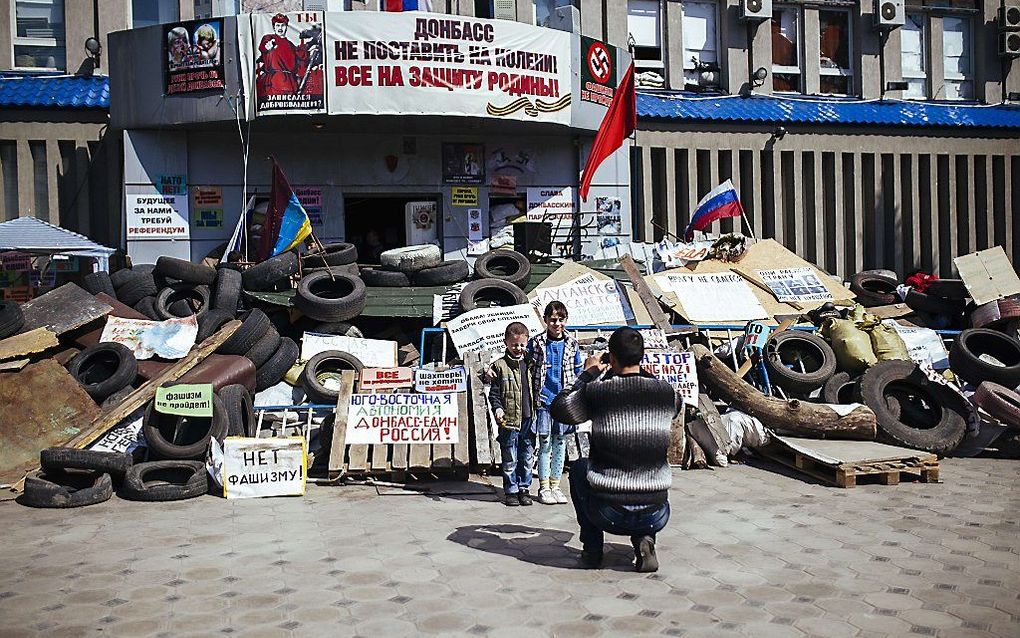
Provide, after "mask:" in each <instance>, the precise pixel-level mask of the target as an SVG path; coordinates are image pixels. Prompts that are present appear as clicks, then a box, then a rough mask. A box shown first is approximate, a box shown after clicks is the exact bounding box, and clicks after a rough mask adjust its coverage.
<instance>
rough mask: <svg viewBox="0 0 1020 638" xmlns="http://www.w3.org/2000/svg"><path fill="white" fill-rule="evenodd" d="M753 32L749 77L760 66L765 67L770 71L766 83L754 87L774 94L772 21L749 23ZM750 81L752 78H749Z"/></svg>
mask: <svg viewBox="0 0 1020 638" xmlns="http://www.w3.org/2000/svg"><path fill="white" fill-rule="evenodd" d="M747 28H748V29H750V33H751V51H750V52H749V54H748V58H749V62H748V77H750V75H751V73H754V72H755V71H757V70H758V68H759V67H765V70H766V71H768V72H769V75H768V77H766V78H765V84H762V85H761V86H759V87H758V88H756V89H754V92H755V93H760V94H762V95H771V94H772V21H771V20H763V21H761V22H755V23H749V24H748V26H747ZM748 81H750V80H748Z"/></svg>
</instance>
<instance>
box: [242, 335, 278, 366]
mask: <svg viewBox="0 0 1020 638" xmlns="http://www.w3.org/2000/svg"><path fill="white" fill-rule="evenodd" d="M279 347H280V333H279V332H277V331H276V328H270V329H269V330H266V334H264V335H262V338H261V339H259V340H258V341H256V342H255V345H253V346H252V347H251V350H249V351H248V352H245V353H244V356H245V357H247V358H248V360H249V361H251V362H252V363H253V364H254V365H255V368H256V369H258V368H261V367H262V366H263V365H265V363H266V361H269V357H271V356H273V353H275V352H276V350H277V348H279Z"/></svg>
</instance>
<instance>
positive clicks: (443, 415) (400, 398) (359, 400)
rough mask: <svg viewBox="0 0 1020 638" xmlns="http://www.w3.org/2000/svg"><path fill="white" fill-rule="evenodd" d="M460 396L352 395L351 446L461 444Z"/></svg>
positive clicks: (348, 436) (348, 432)
mask: <svg viewBox="0 0 1020 638" xmlns="http://www.w3.org/2000/svg"><path fill="white" fill-rule="evenodd" d="M458 417H459V412H458V409H457V395H456V394H453V393H444V394H352V395H351V407H350V410H349V411H348V413H347V435H346V437H345V439H344V442H345V443H346V444H347V445H364V444H369V445H371V444H376V445H377V444H390V443H405V444H411V445H416V444H425V445H433V444H443V443H451V444H452V443H456V442H457V427H458V426H459V424H458V422H457V420H458Z"/></svg>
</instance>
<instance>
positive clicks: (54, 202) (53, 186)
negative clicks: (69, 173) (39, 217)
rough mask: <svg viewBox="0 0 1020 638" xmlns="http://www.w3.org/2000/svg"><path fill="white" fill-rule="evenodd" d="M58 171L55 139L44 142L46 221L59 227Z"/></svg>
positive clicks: (58, 162) (58, 152)
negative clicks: (48, 208) (47, 210)
mask: <svg viewBox="0 0 1020 638" xmlns="http://www.w3.org/2000/svg"><path fill="white" fill-rule="evenodd" d="M59 171H60V146H59V145H58V144H57V140H56V139H55V138H52V137H51V138H49V139H47V140H46V190H47V194H48V195H49V206H50V214H49V219H47V221H48V222H49V223H51V224H53V225H54V226H59V225H60V191H59V189H60V186H59V185H58V182H57V173H58V172H59Z"/></svg>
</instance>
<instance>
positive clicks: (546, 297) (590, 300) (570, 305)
mask: <svg viewBox="0 0 1020 638" xmlns="http://www.w3.org/2000/svg"><path fill="white" fill-rule="evenodd" d="M534 294H535V298H534V299H532V300H531V305H533V306H534V307H535V310H537V311H538V312H540V313H541V312H543V310H544V309H545V307H546V305H548V304H549V302H550V301H556V300H558V301H561V302H563V305H564V306H566V307H567V313H568V314H569V316H570V317H571V318H573V319H574V321H575V323H577V322H580V323H584V324H588V325H598V324H614V325H619V324H624V323H627V315H626V313H625V312H624V310H623V298H622V297H621V295H620V287H619V286H618V285H617V284H616V281H615V280H613V279H596V278H595V277H594V276H593V275H591V274H587V275H583V276H581V277H578V278H577V279H574V280H573V281H570V282H568V283H565V284H563V285H562V286H553V287H551V288H541V287H540V288H536V289H535V291H534Z"/></svg>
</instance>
